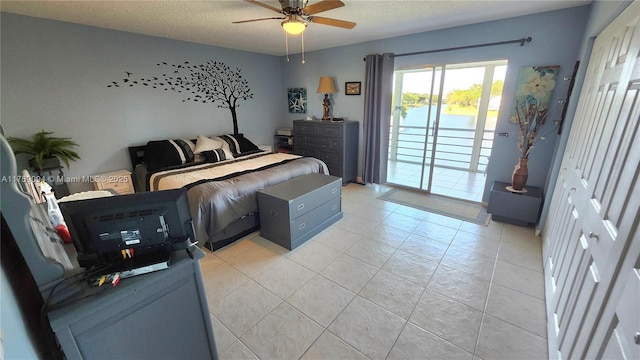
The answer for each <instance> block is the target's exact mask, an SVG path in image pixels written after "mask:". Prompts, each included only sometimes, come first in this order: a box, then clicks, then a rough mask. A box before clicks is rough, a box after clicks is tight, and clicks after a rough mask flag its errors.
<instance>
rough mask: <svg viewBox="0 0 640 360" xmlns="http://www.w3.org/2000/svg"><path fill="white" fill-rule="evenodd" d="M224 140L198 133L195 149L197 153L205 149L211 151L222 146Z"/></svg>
mask: <svg viewBox="0 0 640 360" xmlns="http://www.w3.org/2000/svg"><path fill="white" fill-rule="evenodd" d="M222 145H223V141H222V140H221V139H216V138H208V137H206V136H203V135H198V139H197V140H196V148H195V149H194V150H193V152H194V153H195V154H200V153H202V152H205V151H211V150H216V149H220V148H222Z"/></svg>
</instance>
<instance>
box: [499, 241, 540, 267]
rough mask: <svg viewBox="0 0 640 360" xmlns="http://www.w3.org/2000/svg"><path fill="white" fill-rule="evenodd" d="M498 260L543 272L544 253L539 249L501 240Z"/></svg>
mask: <svg viewBox="0 0 640 360" xmlns="http://www.w3.org/2000/svg"><path fill="white" fill-rule="evenodd" d="M498 260H502V261H506V262H508V263H511V264H514V265H518V266H522V267H525V268H527V269H530V270H534V271H538V272H542V253H541V251H540V250H539V249H536V248H530V247H523V246H519V245H514V244H513V243H509V242H505V241H501V242H500V247H499V249H498Z"/></svg>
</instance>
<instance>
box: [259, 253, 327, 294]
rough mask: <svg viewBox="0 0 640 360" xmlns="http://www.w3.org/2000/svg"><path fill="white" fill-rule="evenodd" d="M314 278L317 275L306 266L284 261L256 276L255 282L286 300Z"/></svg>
mask: <svg viewBox="0 0 640 360" xmlns="http://www.w3.org/2000/svg"><path fill="white" fill-rule="evenodd" d="M314 276H315V273H314V272H313V271H311V270H309V269H307V268H305V267H304V266H302V265H299V264H297V263H295V262H293V261H291V260H289V259H283V260H281V261H279V262H278V263H277V264H275V265H273V266H271V267H270V268H268V269H267V270H265V271H263V272H262V273H260V274H259V275H258V276H256V277H255V281H256V282H257V283H258V284H260V285H262V286H264V287H265V288H266V289H267V290H269V291H271V292H272V293H274V294H276V295H277V296H278V297H280V298H281V299H286V298H287V297H288V296H289V295H291V294H293V293H294V292H295V291H296V290H298V289H299V288H300V287H302V285H304V284H305V283H306V282H307V281H309V280H310V279H311V278H312V277H314Z"/></svg>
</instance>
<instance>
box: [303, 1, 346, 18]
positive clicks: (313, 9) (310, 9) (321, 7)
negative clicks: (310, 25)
mask: <svg viewBox="0 0 640 360" xmlns="http://www.w3.org/2000/svg"><path fill="white" fill-rule="evenodd" d="M343 6H344V3H343V2H342V1H340V0H323V1H320V2H319V3H315V4H311V5H308V6H307V7H304V8H302V12H303V13H305V14H307V15H313V14H317V13H319V12H323V11H327V10H331V9H336V8H339V7H343Z"/></svg>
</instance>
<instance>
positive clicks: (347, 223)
mask: <svg viewBox="0 0 640 360" xmlns="http://www.w3.org/2000/svg"><path fill="white" fill-rule="evenodd" d="M379 223H380V221H377V220H373V219H369V218H367V217H366V214H360V215H354V214H344V216H343V218H342V220H340V221H339V222H337V223H336V224H335V226H337V227H339V228H342V229H345V230H348V231H350V232H352V233H355V234H358V235H361V236H366V235H369V234H370V233H371V230H372V229H374V228H375V227H376V226H378V224H379Z"/></svg>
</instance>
